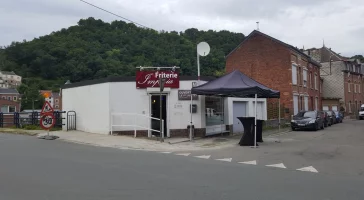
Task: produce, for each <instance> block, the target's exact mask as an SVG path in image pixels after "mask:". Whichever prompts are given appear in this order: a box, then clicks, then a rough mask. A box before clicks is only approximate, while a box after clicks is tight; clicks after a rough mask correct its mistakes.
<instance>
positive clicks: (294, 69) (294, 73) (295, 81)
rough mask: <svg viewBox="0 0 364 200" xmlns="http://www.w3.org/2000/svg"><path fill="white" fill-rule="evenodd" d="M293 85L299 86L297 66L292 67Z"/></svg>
mask: <svg viewBox="0 0 364 200" xmlns="http://www.w3.org/2000/svg"><path fill="white" fill-rule="evenodd" d="M292 84H293V85H297V66H296V65H292Z"/></svg>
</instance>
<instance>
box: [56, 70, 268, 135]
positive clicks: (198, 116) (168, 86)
mask: <svg viewBox="0 0 364 200" xmlns="http://www.w3.org/2000/svg"><path fill="white" fill-rule="evenodd" d="M160 77H161V78H164V79H165V84H164V90H163V92H160V88H159V78H160ZM213 79H215V78H214V77H200V84H204V83H206V82H208V81H211V80H213ZM196 80H197V77H192V76H180V75H179V72H178V70H172V69H166V70H160V69H159V70H137V72H136V76H135V77H109V78H104V79H98V80H90V81H84V82H77V83H71V84H66V85H64V86H63V87H62V108H63V109H64V110H73V111H75V112H76V113H77V115H76V129H77V130H79V131H84V132H90V133H99V134H110V133H113V134H123V135H135V136H136V137H152V136H153V135H156V136H159V134H160V132H159V131H161V132H163V133H164V136H165V137H187V136H188V135H189V130H188V128H187V127H188V126H189V125H190V124H191V121H192V125H193V127H194V136H195V137H197V136H199V137H201V136H202V137H203V136H208V135H213V134H220V133H227V132H229V133H233V132H234V133H241V132H243V130H244V129H243V126H242V125H241V124H240V122H239V120H237V117H244V116H253V115H254V109H253V108H254V106H253V100H254V99H249V98H221V97H214V96H197V95H192V98H191V88H192V87H193V85H195V84H197V81H196ZM160 95H161V96H160ZM191 105H192V106H191ZM191 107H192V108H191ZM257 107H258V113H257V116H258V118H259V119H263V120H266V99H258V104H257ZM191 111H192V113H191ZM161 115H162V116H161ZM160 118H162V120H163V125H162V127H163V128H162V129H161V128H160V127H161V126H160V124H161V123H160V121H159V120H160ZM66 123H67V122H66ZM65 127H66V125H65Z"/></svg>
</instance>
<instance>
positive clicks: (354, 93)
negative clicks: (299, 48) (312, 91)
mask: <svg viewBox="0 0 364 200" xmlns="http://www.w3.org/2000/svg"><path fill="white" fill-rule="evenodd" d="M304 52H305V53H306V54H307V55H310V56H312V57H313V58H314V59H315V60H316V61H318V62H320V63H321V65H322V68H321V78H322V79H323V95H322V98H323V100H322V105H323V109H324V110H342V111H345V114H346V115H353V116H355V114H356V113H357V111H358V109H359V108H360V105H361V104H363V103H364V85H363V83H364V74H363V73H364V69H363V64H362V63H361V62H360V61H359V60H358V59H350V58H346V57H343V56H341V55H339V54H337V53H335V52H334V51H332V50H331V49H330V48H327V47H325V46H323V47H321V48H318V49H317V48H311V49H307V50H304Z"/></svg>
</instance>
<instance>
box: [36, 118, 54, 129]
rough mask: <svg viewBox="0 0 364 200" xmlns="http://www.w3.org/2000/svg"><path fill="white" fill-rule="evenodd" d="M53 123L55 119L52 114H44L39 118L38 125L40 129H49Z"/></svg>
mask: <svg viewBox="0 0 364 200" xmlns="http://www.w3.org/2000/svg"><path fill="white" fill-rule="evenodd" d="M55 123H56V119H55V118H54V116H53V114H45V115H43V116H41V118H40V127H42V129H45V130H48V129H51V128H52V127H53V126H54V124H55Z"/></svg>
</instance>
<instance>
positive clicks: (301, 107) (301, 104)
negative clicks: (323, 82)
mask: <svg viewBox="0 0 364 200" xmlns="http://www.w3.org/2000/svg"><path fill="white" fill-rule="evenodd" d="M300 110H303V96H300Z"/></svg>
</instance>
